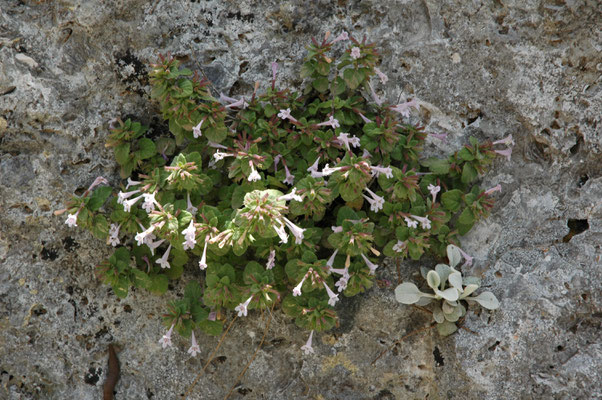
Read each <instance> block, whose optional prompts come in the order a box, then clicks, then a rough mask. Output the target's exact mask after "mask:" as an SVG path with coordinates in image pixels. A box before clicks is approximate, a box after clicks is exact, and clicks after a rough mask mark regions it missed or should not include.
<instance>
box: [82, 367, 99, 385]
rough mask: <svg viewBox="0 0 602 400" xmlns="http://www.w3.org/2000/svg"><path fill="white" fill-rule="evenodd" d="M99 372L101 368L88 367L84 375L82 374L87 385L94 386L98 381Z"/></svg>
mask: <svg viewBox="0 0 602 400" xmlns="http://www.w3.org/2000/svg"><path fill="white" fill-rule="evenodd" d="M101 372H102V369H101V368H94V367H90V368H88V372H86V375H84V382H86V383H87V384H88V385H92V386H96V383H98V380H99V379H100V374H101Z"/></svg>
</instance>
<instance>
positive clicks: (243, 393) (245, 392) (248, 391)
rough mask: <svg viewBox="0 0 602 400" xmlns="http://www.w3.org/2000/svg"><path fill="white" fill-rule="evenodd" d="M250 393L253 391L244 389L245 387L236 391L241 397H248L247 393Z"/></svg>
mask: <svg viewBox="0 0 602 400" xmlns="http://www.w3.org/2000/svg"><path fill="white" fill-rule="evenodd" d="M252 391H253V390H252V389H250V388H245V387H241V388H238V390H237V392H238V393H240V394H242V395H243V396H246V395H248V394H249V393H251V392H252Z"/></svg>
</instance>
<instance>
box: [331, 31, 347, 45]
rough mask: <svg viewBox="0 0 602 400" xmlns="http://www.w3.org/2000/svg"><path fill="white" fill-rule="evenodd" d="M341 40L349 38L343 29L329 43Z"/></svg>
mask: <svg viewBox="0 0 602 400" xmlns="http://www.w3.org/2000/svg"><path fill="white" fill-rule="evenodd" d="M342 40H349V34H348V33H347V32H345V31H343V33H341V34H340V35H339V36H337V38H336V39H334V40H333V41H332V42H331V43H330V44H334V43H336V42H340V41H342Z"/></svg>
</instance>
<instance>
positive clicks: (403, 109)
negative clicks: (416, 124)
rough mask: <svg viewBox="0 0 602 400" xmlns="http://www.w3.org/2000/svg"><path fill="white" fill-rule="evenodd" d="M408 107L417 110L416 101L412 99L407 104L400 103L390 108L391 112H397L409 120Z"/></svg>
mask: <svg viewBox="0 0 602 400" xmlns="http://www.w3.org/2000/svg"><path fill="white" fill-rule="evenodd" d="M410 107H414V108H415V109H416V110H418V108H419V106H418V103H417V102H416V99H412V100H410V101H408V102H405V103H401V104H398V105H396V106H392V107H391V110H393V111H397V112H398V113H400V114H401V115H403V116H404V117H406V118H409V117H410Z"/></svg>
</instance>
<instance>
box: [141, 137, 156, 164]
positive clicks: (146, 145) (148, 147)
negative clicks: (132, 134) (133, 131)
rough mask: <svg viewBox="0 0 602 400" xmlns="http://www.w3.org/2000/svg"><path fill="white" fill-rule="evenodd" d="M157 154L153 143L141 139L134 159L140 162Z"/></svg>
mask: <svg viewBox="0 0 602 400" xmlns="http://www.w3.org/2000/svg"><path fill="white" fill-rule="evenodd" d="M155 154H157V147H156V146H155V142H153V141H152V140H150V139H147V138H142V139H140V140H139V141H138V151H137V152H136V157H137V158H138V159H140V160H146V159H147V158H151V157H152V156H154V155H155Z"/></svg>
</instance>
